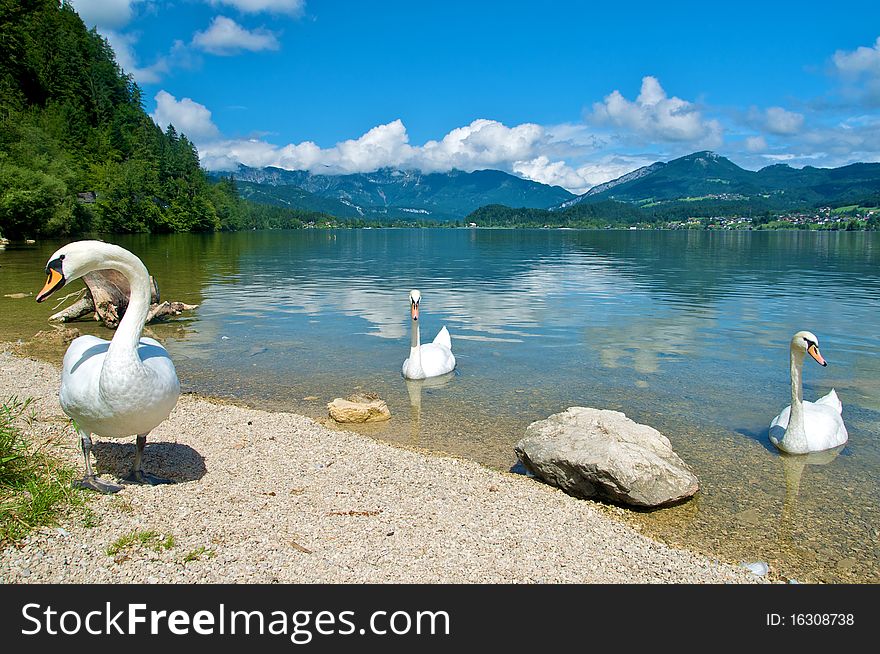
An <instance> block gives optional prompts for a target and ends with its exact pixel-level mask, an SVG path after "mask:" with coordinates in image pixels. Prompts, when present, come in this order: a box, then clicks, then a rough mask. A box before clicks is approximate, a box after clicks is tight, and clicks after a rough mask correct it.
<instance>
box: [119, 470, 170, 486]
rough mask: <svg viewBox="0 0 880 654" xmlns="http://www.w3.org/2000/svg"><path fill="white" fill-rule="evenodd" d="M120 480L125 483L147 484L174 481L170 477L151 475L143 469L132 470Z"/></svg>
mask: <svg viewBox="0 0 880 654" xmlns="http://www.w3.org/2000/svg"><path fill="white" fill-rule="evenodd" d="M122 482H123V483H125V484H147V485H149V486H159V485H161V484H173V483H174V482H173V481H171V480H170V479H165V478H164V477H157V476H156V475H151V474H150V473H149V472H144V471H143V470H132V471H131V472H130V473H128V476H127V477H125V478H124V479H123V480H122Z"/></svg>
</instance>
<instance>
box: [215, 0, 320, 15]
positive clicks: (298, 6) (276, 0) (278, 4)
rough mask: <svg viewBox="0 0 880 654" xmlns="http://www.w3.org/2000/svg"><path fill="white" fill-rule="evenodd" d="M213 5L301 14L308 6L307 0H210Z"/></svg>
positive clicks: (257, 11)
mask: <svg viewBox="0 0 880 654" xmlns="http://www.w3.org/2000/svg"><path fill="white" fill-rule="evenodd" d="M208 1H209V2H210V3H211V4H212V5H214V6H216V5H227V6H230V7H235V8H236V9H238V10H239V11H240V12H242V13H244V14H256V13H260V12H264V11H265V12H269V13H273V14H289V15H291V16H299V15H301V14H302V12H303V9H304V8H305V6H306V2H305V0H208Z"/></svg>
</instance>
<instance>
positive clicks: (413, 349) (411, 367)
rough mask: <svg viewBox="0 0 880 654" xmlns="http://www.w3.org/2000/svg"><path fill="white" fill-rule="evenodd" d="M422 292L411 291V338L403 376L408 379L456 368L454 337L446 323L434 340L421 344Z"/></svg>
mask: <svg viewBox="0 0 880 654" xmlns="http://www.w3.org/2000/svg"><path fill="white" fill-rule="evenodd" d="M421 301H422V294H421V293H420V292H419V291H418V290H416V289H413V290H412V291H410V293H409V305H410V318H411V319H412V323H411V334H412V336H411V339H410V348H409V357H408V358H407V359H406V361H404V362H403V376H404V377H405V378H406V379H426V378H428V377H438V376H440V375H445V374H446V373H448V372H451V371H452V370H454V369H455V355H454V354H452V338H451V337H450V336H449V331H448V330H447V329H446V325H444V326H443V329H441V330H440V331H439V332H438V333H437V336H435V337H434V341H433V342H431V343H425V344H424V345H422V344H421V340H420V339H421V337H420V332H419V303H420V302H421Z"/></svg>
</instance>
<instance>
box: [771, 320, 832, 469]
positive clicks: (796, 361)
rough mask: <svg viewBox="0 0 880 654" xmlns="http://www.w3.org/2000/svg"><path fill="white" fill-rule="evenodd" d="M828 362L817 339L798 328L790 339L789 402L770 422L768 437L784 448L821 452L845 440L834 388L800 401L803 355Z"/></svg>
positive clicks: (801, 395) (783, 449) (792, 450)
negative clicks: (821, 395) (820, 350)
mask: <svg viewBox="0 0 880 654" xmlns="http://www.w3.org/2000/svg"><path fill="white" fill-rule="evenodd" d="M806 354H809V355H810V356H811V357H813V358H814V359H815V360H816V361H817V362H818V363H819V364H820V365H822V366H826V365H828V364H827V363H826V362H825V359H824V358H823V357H822V355H821V354H820V353H819V339H818V338H816V336H815V335H814V334H812V333H811V332H806V331H802V332H798V333H797V334H795V335H794V337H793V338H792V339H791V404H790V405H789V406H787V407H785V408H784V409H783V410H782V413H780V414H779V415H778V416H776V417H775V418H774V419H773V422H771V423H770V441H771V442H772V443H773V444H774V445H775V446H776V447H778V448H779V449H780V450H782V451H783V452H788V453H790V454H807V453H808V452H821V451H822V450H828V449H831V448H833V447H837V446H839V445H843V444H844V443H846V440H847V438H848V437H849V436H848V434H847V433H846V426H844V424H843V418H842V417H841V415H840V412H841V411H842V410H843V406H842V405H841V403H840V399H839V398H838V397H837V393H835V392H834V389H831V392H830V393H828V395H825V396H824V397H820V398H819V399H818V400H816V401H815V402H804V401H803V395H804V393H803V383H802V381H801V375H802V372H803V366H804V356H805V355H806Z"/></svg>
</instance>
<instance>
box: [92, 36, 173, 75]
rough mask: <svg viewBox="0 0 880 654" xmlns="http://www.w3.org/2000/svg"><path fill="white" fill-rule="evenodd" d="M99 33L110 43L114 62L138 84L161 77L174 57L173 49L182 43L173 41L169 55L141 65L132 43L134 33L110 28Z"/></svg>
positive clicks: (134, 37)
mask: <svg viewBox="0 0 880 654" xmlns="http://www.w3.org/2000/svg"><path fill="white" fill-rule="evenodd" d="M101 35H102V36H103V37H104V38H105V39H107V41H108V42H109V43H110V47H112V48H113V52H114V53H115V54H116V63H118V64H119V66H120V67H121V68H122V70H123V71H125V72H126V73H127V74H129V75H131V76H132V77H134V79H135V81H136V82H138V83H139V84H155V83H156V82H158V81H159V80H161V79H162V76H163V75H165V74H166V73H167V72H168V70H169V68H170V62H171V61H172V59H173V58H174V57H173V56H172V55H173V53H175V51H179V49H180V48H183V47H184V46H183V43H181V42H180V41H177V42H175V44H174V47H173V48H172V51H171V53H170V54H169V55H166V56H163V57H159V58H158V59H157V60H156V61H155V62H153V63H152V64H151V65H149V66H141V65H140V64H139V63H138V59H137V54H136V53H135V51H134V45H135V44H136V43H137V40H138V37H137V35H136V34H123V33H122V32H117V31H114V30H110V29H104V30H102V31H101Z"/></svg>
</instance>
